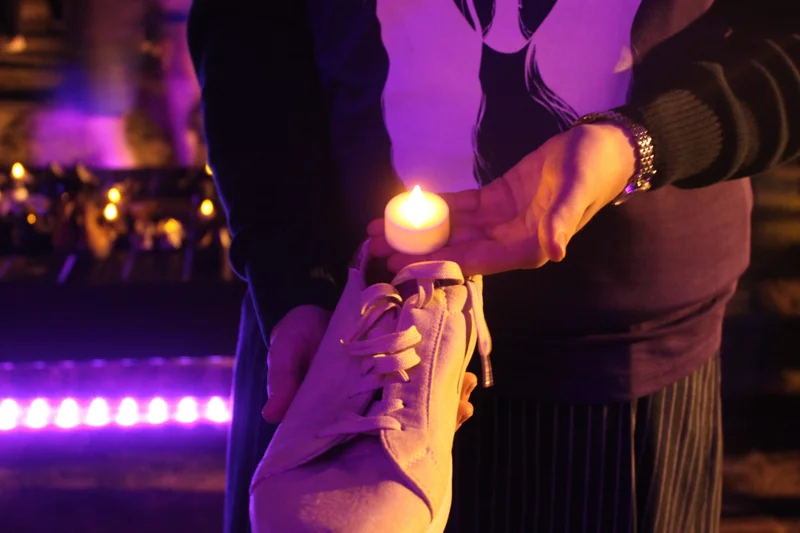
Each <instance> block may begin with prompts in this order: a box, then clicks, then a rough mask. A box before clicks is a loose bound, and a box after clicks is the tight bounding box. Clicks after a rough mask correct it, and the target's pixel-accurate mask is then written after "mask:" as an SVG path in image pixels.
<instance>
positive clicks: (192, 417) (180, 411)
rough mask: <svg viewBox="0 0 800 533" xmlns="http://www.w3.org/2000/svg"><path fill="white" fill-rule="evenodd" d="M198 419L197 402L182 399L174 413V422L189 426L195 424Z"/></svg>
mask: <svg viewBox="0 0 800 533" xmlns="http://www.w3.org/2000/svg"><path fill="white" fill-rule="evenodd" d="M198 418H200V414H199V413H198V412H197V400H195V399H194V398H191V397H187V398H182V399H181V401H179V402H178V408H177V410H176V411H175V420H177V421H178V422H180V423H181V424H191V423H193V422H197V419H198Z"/></svg>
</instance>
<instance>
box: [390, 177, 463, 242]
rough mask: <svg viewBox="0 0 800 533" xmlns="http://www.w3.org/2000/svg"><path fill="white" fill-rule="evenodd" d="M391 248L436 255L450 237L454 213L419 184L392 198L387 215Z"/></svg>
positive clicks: (441, 200)
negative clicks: (451, 219) (451, 213)
mask: <svg viewBox="0 0 800 533" xmlns="http://www.w3.org/2000/svg"><path fill="white" fill-rule="evenodd" d="M384 221H385V222H384V224H385V226H384V232H385V235H386V241H387V242H388V243H389V246H391V247H392V248H394V249H395V250H397V251H398V252H402V253H405V254H410V255H424V254H429V253H431V252H435V251H436V250H438V249H439V248H441V247H442V246H444V245H445V244H447V239H449V238H450V210H449V208H448V207H447V202H445V201H444V200H443V199H442V198H441V197H440V196H437V195H435V194H432V193H429V192H428V193H425V192H422V189H420V187H419V185H417V186H416V187H414V189H413V190H412V191H411V192H404V193H403V194H399V195H397V196H395V197H394V198H392V199H391V201H390V202H389V203H388V204H387V205H386V211H385V213H384Z"/></svg>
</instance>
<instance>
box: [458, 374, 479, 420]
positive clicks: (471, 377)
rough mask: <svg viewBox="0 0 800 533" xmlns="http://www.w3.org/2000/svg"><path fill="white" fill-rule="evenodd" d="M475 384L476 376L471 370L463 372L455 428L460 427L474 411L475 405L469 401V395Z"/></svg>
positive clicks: (476, 381)
mask: <svg viewBox="0 0 800 533" xmlns="http://www.w3.org/2000/svg"><path fill="white" fill-rule="evenodd" d="M477 386H478V376H476V375H475V374H473V373H472V372H467V373H466V374H464V380H463V381H462V382H461V400H460V401H459V403H458V415H457V418H456V430H458V428H460V427H461V424H463V423H464V422H466V421H467V420H469V419H470V418H472V415H473V414H474V413H475V407H474V406H473V405H472V404H471V403H470V401H469V396H470V394H472V391H474V390H475V387H477Z"/></svg>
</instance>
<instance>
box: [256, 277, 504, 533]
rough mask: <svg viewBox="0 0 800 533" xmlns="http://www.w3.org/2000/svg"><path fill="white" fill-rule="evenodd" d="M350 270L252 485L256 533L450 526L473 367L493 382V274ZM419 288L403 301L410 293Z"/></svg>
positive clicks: (418, 530) (433, 531) (385, 531)
mask: <svg viewBox="0 0 800 533" xmlns="http://www.w3.org/2000/svg"><path fill="white" fill-rule="evenodd" d="M364 270H365V268H364V267H363V265H362V267H361V268H355V269H351V270H350V272H349V278H348V282H347V286H346V287H345V290H344V292H343V294H342V297H341V299H340V300H339V304H338V305H337V307H336V310H335V311H334V314H333V316H332V318H331V323H330V326H329V327H328V330H327V332H326V335H325V337H324V339H323V341H322V344H321V345H320V349H319V350H318V352H317V354H316V357H315V358H314V360H313V362H312V363H311V366H310V368H309V370H308V374H307V376H306V378H305V380H304V381H303V384H302V386H301V387H300V390H299V391H298V393H297V396H296V397H295V399H294V401H293V402H292V405H291V406H290V408H289V410H288V412H287V413H286V416H285V417H284V419H283V422H282V423H281V424H280V425H279V426H278V429H277V431H276V432H275V435H274V437H273V439H272V441H271V443H270V446H269V448H268V449H267V452H266V454H265V455H264V458H263V459H262V461H261V463H260V464H259V466H258V469H257V470H256V473H255V475H254V477H253V482H252V485H251V488H250V495H251V496H250V517H251V522H252V528H253V532H254V533H323V532H324V533H441V532H442V531H444V528H445V525H446V522H447V518H448V515H449V511H450V504H451V496H452V476H453V470H452V469H453V466H452V446H453V437H454V435H455V430H456V417H457V410H458V403H459V399H460V393H461V384H462V381H463V379H464V373H465V372H466V369H467V365H468V364H469V361H470V359H471V357H472V354H473V352H474V351H475V346H476V344H477V345H478V347H479V352H480V354H481V361H482V366H483V384H484V386H489V385H491V381H492V375H491V368H490V367H489V360H488V356H489V352H490V350H491V340H490V337H489V332H488V328H487V326H486V321H485V319H484V317H483V294H482V279H481V278H480V277H475V278H468V279H464V277H463V275H462V273H461V269H460V268H459V266H458V265H457V264H455V263H452V262H444V261H435V262H423V263H416V264H413V265H410V266H408V267H406V268H405V269H403V270H402V271H400V272H399V273H398V274H397V276H396V277H395V278H394V280H393V281H392V283H376V284H374V285H370V286H366V281H365V276H364ZM406 290H408V292H409V293H410V294H409V295H408V296H407V297H405V298H403V297H402V296H401V293H402V294H405V293H406Z"/></svg>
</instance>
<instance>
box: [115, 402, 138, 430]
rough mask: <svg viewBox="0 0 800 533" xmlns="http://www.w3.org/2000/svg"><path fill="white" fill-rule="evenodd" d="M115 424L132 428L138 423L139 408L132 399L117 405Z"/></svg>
mask: <svg viewBox="0 0 800 533" xmlns="http://www.w3.org/2000/svg"><path fill="white" fill-rule="evenodd" d="M115 421H116V423H117V424H119V425H120V426H125V427H128V426H132V425H134V424H136V423H137V422H138V421H139V406H138V405H137V404H136V400H134V399H133V398H125V399H124V400H122V401H121V402H120V404H119V409H118V410H117V418H116V419H115Z"/></svg>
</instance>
